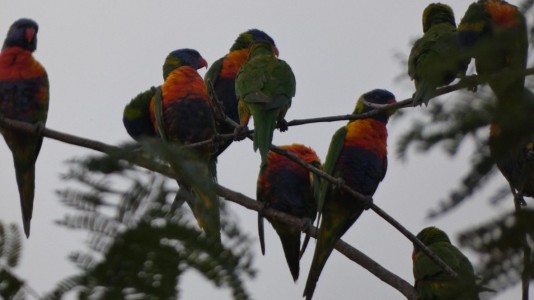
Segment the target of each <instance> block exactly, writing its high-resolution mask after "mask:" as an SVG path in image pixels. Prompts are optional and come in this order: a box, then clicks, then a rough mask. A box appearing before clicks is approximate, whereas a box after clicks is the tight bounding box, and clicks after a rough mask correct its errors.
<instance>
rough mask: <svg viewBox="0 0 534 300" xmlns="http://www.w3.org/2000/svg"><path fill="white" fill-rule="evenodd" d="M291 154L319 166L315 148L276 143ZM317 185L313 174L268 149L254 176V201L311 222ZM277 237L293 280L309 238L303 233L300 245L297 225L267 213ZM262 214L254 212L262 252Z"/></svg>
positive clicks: (314, 209) (319, 162)
mask: <svg viewBox="0 0 534 300" xmlns="http://www.w3.org/2000/svg"><path fill="white" fill-rule="evenodd" d="M280 148H282V149H285V150H287V151H289V152H291V153H293V154H295V155H297V156H298V157H299V158H300V159H302V160H303V161H304V162H306V163H308V164H310V165H312V166H315V167H317V168H320V167H321V161H320V159H319V157H318V156H317V154H316V153H315V151H314V150H313V149H311V148H309V147H306V146H304V145H301V144H292V145H287V146H280ZM318 187H319V178H318V177H317V175H315V174H314V173H312V172H311V171H309V170H308V169H306V168H305V167H303V166H302V165H300V164H298V163H297V162H294V161H293V160H291V159H290V158H288V157H286V156H284V155H282V154H278V153H276V152H273V151H270V152H269V153H268V154H267V161H266V163H265V164H264V165H262V166H261V169H260V173H259V176H258V185H257V190H256V195H257V199H258V201H260V202H262V203H263V204H264V205H265V206H266V207H270V208H273V209H276V210H279V211H282V212H285V213H288V214H291V215H293V216H295V217H298V218H306V219H308V220H309V221H310V223H311V222H313V220H315V216H316V214H317V211H316V208H317V204H316V193H317V191H318ZM267 220H268V221H269V222H270V223H271V224H272V225H273V227H274V229H275V230H276V233H277V234H278V236H279V237H280V241H281V242H282V247H283V249H284V254H285V257H286V261H287V265H288V267H289V270H290V272H291V276H292V277H293V280H294V281H297V279H298V277H299V269H300V266H299V260H300V255H301V253H303V252H304V250H305V249H306V246H307V242H308V240H309V236H306V239H305V240H304V243H303V245H302V249H301V246H300V245H301V239H300V235H301V231H300V229H298V228H295V227H293V226H290V225H287V224H285V223H283V222H279V221H276V220H274V219H270V218H269V217H267ZM263 231H264V230H263V216H262V215H261V212H260V213H258V235H259V239H260V246H261V252H262V254H263V255H265V239H264V234H263Z"/></svg>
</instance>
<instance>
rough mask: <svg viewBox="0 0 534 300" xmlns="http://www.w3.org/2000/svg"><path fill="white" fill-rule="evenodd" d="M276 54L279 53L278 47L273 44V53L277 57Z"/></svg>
mask: <svg viewBox="0 0 534 300" xmlns="http://www.w3.org/2000/svg"><path fill="white" fill-rule="evenodd" d="M278 54H279V52H278V48H276V46H274V55H276V57H278Z"/></svg>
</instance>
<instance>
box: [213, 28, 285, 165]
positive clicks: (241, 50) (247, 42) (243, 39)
mask: <svg viewBox="0 0 534 300" xmlns="http://www.w3.org/2000/svg"><path fill="white" fill-rule="evenodd" d="M259 41H265V42H267V43H269V44H271V45H272V46H273V47H274V49H275V53H276V55H277V56H278V49H277V48H276V45H275V43H274V40H273V39H272V38H271V37H270V36H269V35H268V34H267V33H265V32H263V31H261V30H259V29H249V30H247V31H245V32H243V33H241V34H240V35H239V36H238V37H237V39H236V40H235V42H234V44H233V45H232V47H231V48H230V51H229V52H228V53H227V54H226V55H225V56H224V57H221V58H220V59H218V60H216V61H215V62H214V63H213V64H212V65H211V67H210V68H209V69H208V71H207V72H206V75H205V76H204V80H205V82H206V85H208V94H209V95H210V97H211V98H212V103H213V101H215V100H218V101H219V102H220V103H221V106H222V108H223V110H224V114H225V115H226V116H227V117H229V118H230V119H232V120H233V121H234V122H236V123H239V114H238V112H237V103H238V100H239V99H237V96H236V94H235V79H236V77H237V72H238V71H239V69H240V68H241V67H242V66H243V65H244V64H245V62H246V61H247V58H248V56H249V53H250V46H251V45H252V43H254V42H259ZM210 86H211V87H212V88H213V90H212V89H211V88H210ZM215 121H216V122H215V126H216V129H217V133H219V134H230V133H233V132H234V130H235V128H234V126H232V125H231V124H228V123H226V122H224V121H222V120H217V119H216V120H215ZM231 143H232V140H225V141H223V142H221V143H220V145H219V147H218V149H217V151H216V152H215V156H219V155H220V154H221V153H222V152H223V151H224V150H225V149H226V148H228V146H230V144H231Z"/></svg>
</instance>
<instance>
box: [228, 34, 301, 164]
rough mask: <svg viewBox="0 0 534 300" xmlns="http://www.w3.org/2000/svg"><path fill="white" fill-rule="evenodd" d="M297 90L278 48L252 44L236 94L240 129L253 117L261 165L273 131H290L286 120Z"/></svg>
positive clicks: (236, 87) (255, 141)
mask: <svg viewBox="0 0 534 300" xmlns="http://www.w3.org/2000/svg"><path fill="white" fill-rule="evenodd" d="M295 88H296V82H295V75H294V74H293V71H292V70H291V67H289V65H288V64H287V63H286V62H285V61H283V60H280V59H278V58H277V57H276V51H275V47H274V46H273V45H272V44H271V43H268V42H264V41H260V42H255V43H253V44H252V46H251V49H250V55H249V57H248V60H247V62H246V63H245V64H244V65H243V66H242V67H241V69H240V70H239V73H238V74H237V78H236V82H235V90H236V94H237V97H238V98H239V104H238V112H239V120H240V123H239V124H240V126H241V128H243V127H244V126H246V125H247V124H248V121H249V119H250V116H251V115H252V117H253V118H254V150H257V149H260V155H261V161H262V164H263V163H265V161H266V159H267V153H268V152H269V148H270V146H271V141H272V140H273V131H274V129H275V128H276V127H278V128H279V129H280V131H285V130H287V124H286V121H285V119H284V117H285V115H286V112H287V110H288V109H289V107H290V106H291V98H293V96H295Z"/></svg>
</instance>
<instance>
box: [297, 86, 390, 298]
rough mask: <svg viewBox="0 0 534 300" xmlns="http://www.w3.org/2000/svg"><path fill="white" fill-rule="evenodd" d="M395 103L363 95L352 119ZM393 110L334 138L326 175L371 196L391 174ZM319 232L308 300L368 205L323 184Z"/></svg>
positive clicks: (379, 94) (377, 94) (381, 95)
mask: <svg viewBox="0 0 534 300" xmlns="http://www.w3.org/2000/svg"><path fill="white" fill-rule="evenodd" d="M370 103H371V104H380V105H384V104H392V103H396V100H395V96H394V95H393V94H392V93H391V92H389V91H387V90H383V89H375V90H372V91H370V92H367V93H365V94H363V95H362V96H361V97H360V98H359V99H358V102H357V104H356V108H355V110H354V112H353V114H362V113H366V112H368V111H371V110H373V108H372V107H371V105H369V104H370ZM393 112H394V110H393V109H389V110H384V111H381V112H379V113H377V114H375V115H373V116H371V117H369V118H367V119H358V120H351V121H349V122H348V124H347V125H345V126H343V127H341V128H340V129H339V130H337V131H336V133H335V134H334V136H333V137H332V141H331V143H330V147H329V149H328V153H327V155H326V160H325V162H324V165H323V170H324V171H325V172H326V173H328V174H330V175H332V176H333V177H336V178H340V179H342V181H343V182H344V183H345V184H346V185H347V186H348V187H350V188H351V189H353V190H355V191H357V192H359V193H361V194H363V195H364V196H372V195H373V194H374V193H375V191H376V189H377V188H378V184H379V183H380V182H381V181H382V179H384V177H385V175H386V170H387V129H386V124H387V122H388V119H389V116H390V115H391V114H392V113H393ZM317 202H318V203H317V211H318V213H319V218H320V219H321V221H320V227H319V236H318V238H317V243H316V246H315V253H314V255H313V260H312V265H311V267H310V272H309V274H308V279H307V282H306V287H305V289H304V295H303V296H304V297H306V299H308V300H309V299H312V296H313V292H314V290H315V286H316V284H317V281H318V279H319V275H320V274H321V271H322V269H323V267H324V266H325V264H326V260H327V259H328V257H329V256H330V254H331V253H332V251H333V250H334V246H335V243H336V242H337V241H338V240H339V239H340V238H341V237H342V236H343V234H345V232H346V231H347V230H348V229H349V227H350V226H352V224H354V222H356V220H357V219H358V218H359V217H360V215H361V214H362V212H363V210H364V209H365V208H366V206H367V205H368V204H369V203H367V204H364V203H362V201H360V200H358V199H355V198H353V197H352V196H351V195H349V194H347V193H346V192H344V191H343V190H341V189H340V188H336V187H334V186H332V185H331V184H330V183H328V182H326V181H322V182H321V187H320V191H319V199H318V201H317Z"/></svg>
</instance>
